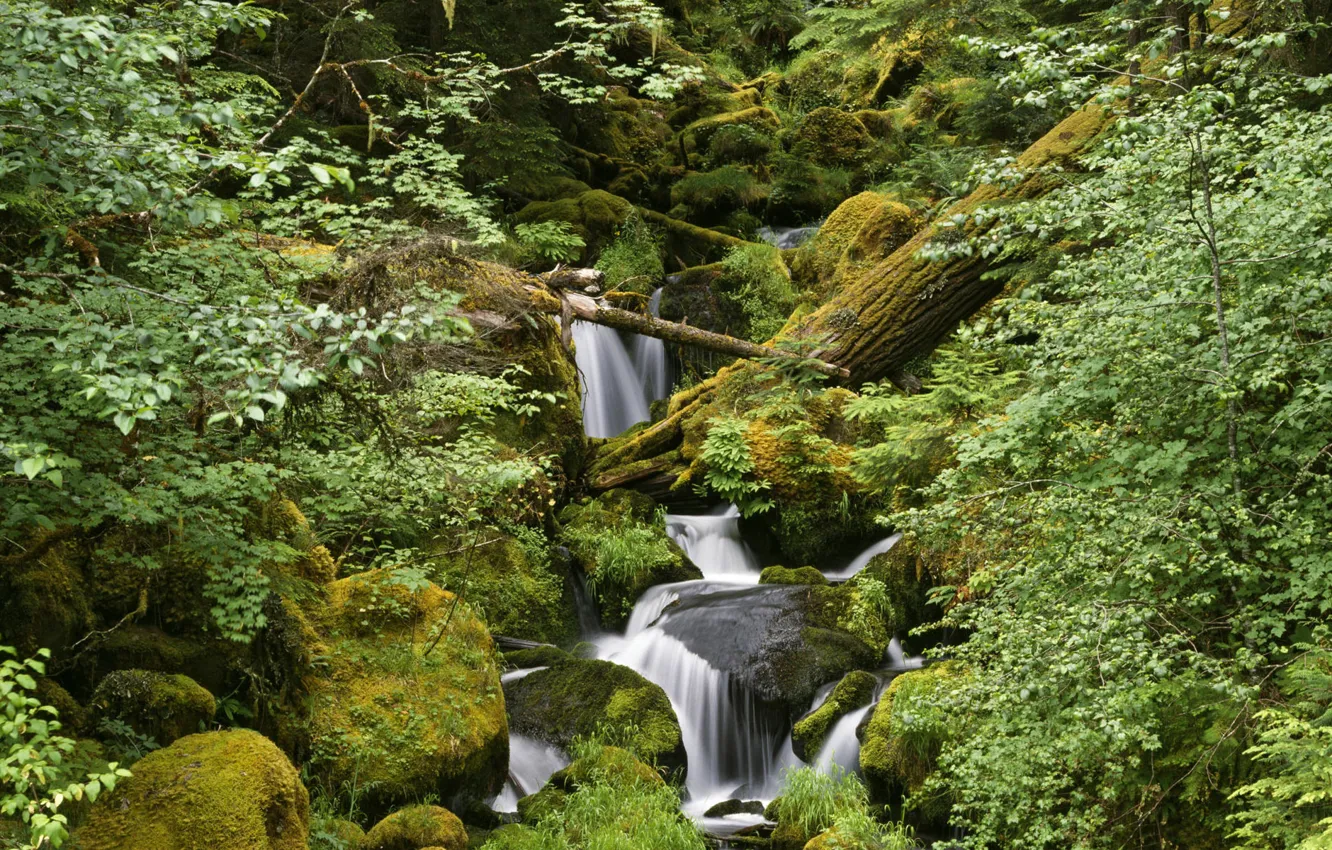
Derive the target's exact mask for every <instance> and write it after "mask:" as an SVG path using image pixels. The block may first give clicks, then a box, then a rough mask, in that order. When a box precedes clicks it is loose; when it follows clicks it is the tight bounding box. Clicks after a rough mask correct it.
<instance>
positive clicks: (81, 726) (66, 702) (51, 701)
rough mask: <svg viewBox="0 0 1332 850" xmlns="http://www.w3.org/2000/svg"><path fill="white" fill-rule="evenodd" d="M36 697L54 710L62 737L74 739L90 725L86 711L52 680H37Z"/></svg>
mask: <svg viewBox="0 0 1332 850" xmlns="http://www.w3.org/2000/svg"><path fill="white" fill-rule="evenodd" d="M36 697H37V698H38V699H39V700H41V701H42V705H49V706H50V707H51V708H54V709H55V710H56V716H57V717H58V718H59V719H60V729H61V734H62V735H66V736H69V737H76V736H78V735H80V734H81V733H83V732H84V731H86V730H87V729H88V728H89V726H90V725H91V723H90V720H91V718H90V717H89V713H88V709H86V708H84V707H83V706H82V705H80V704H79V701H78V700H76V699H74V696H73V695H72V694H70V692H69V691H67V690H65V688H64V687H63V686H62V685H61V684H60V683H59V682H57V681H55V680H54V679H45V678H43V679H38V680H37V691H36Z"/></svg>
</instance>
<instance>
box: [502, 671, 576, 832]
mask: <svg viewBox="0 0 1332 850" xmlns="http://www.w3.org/2000/svg"><path fill="white" fill-rule="evenodd" d="M528 672H530V671H528ZM568 764H569V757H568V756H567V755H565V754H564V751H563V750H561V749H560V748H559V747H555V746H551V745H550V744H546V743H543V742H541V741H537V740H535V739H533V738H529V737H527V736H526V735H519V734H518V733H516V732H510V733H509V779H508V781H507V782H505V783H504V790H503V791H501V792H500V793H499V796H498V797H496V798H495V799H494V801H493V802H491V804H490V807H491V808H492V809H494V810H495V811H497V812H516V811H518V801H519V800H520V799H522V798H523V797H526V796H527V795H528V794H535V793H536V792H537V791H540V790H541V787H542V786H543V785H545V784H546V780H548V779H550V777H551V774H553V773H554V772H555V771H557V770H560V769H561V768H563V767H566V766H568Z"/></svg>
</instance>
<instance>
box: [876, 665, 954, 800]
mask: <svg viewBox="0 0 1332 850" xmlns="http://www.w3.org/2000/svg"><path fill="white" fill-rule="evenodd" d="M962 675H963V668H962V667H961V666H960V665H958V664H956V663H954V662H945V663H942V664H933V665H930V666H929V667H926V668H925V669H923V670H913V671H911V672H909V673H903V674H902V675H900V676H898V677H897V678H896V679H894V680H893V681H892V683H891V684H890V685H889V686H888V688H887V689H886V690H885V691H884V692H883V695H882V696H881V697H879V703H878V705H876V706H875V707H874V713H873V714H872V715H871V716H870V720H869V723H868V724H867V725H866V727H865V735H864V740H863V741H862V742H861V746H860V769H861V772H862V773H863V774H864V776H865V784H866V785H867V786H868V788H869V791H870V796H871V799H873V800H875V801H876V802H889V801H890V800H891V798H892V797H893V796H894V795H898V794H916V793H918V792H919V791H920V789H921V788H922V787H923V786H924V784H925V780H926V779H927V778H928V777H929V775H930V773H931V772H932V771H933V770H934V765H935V760H936V759H937V758H938V756H939V751H940V749H941V748H942V746H943V744H944V742H945V741H946V740H947V739H948V738H949V737H950V736H951V735H952V734H953V732H954V729H953V727H952V725H951V724H950V721H949V719H948V717H947V715H946V714H945V712H944V711H943V709H942V708H941V707H940V706H939V703H940V702H941V701H945V700H946V699H947V696H948V692H949V691H950V690H951V689H952V688H955V687H956V686H957V684H958V680H959V678H960V677H961V676H962ZM916 804H917V808H918V809H919V810H920V811H921V812H922V814H923V815H924V816H926V817H935V816H938V815H941V814H944V813H946V811H947V802H946V801H944V800H916Z"/></svg>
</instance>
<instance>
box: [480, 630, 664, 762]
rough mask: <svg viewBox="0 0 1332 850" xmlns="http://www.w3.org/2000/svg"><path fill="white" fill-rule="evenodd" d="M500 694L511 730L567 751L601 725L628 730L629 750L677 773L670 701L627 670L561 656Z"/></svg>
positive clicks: (509, 685) (595, 661)
mask: <svg viewBox="0 0 1332 850" xmlns="http://www.w3.org/2000/svg"><path fill="white" fill-rule="evenodd" d="M504 696H505V700H506V702H507V703H508V709H509V718H510V725H511V727H512V729H513V730H514V731H515V732H519V733H522V734H524V735H530V736H531V737H534V738H539V739H541V740H544V741H548V742H550V743H552V744H556V745H558V746H560V747H564V748H565V749H568V747H569V746H570V745H571V744H572V743H573V741H574V739H575V738H577V737H585V736H590V735H593V734H596V733H597V732H598V731H601V730H604V729H605V728H606V727H609V728H611V729H630V730H632V736H631V737H630V738H629V739H628V741H627V743H628V745H629V746H630V747H631V748H632V749H633V751H634V752H636V753H638V754H639V755H640V756H641V757H642V758H644V759H647V760H648V761H653V762H656V763H657V764H659V765H661V766H662V767H663V768H666V769H669V770H674V771H679V772H683V769H684V767H685V751H684V741H683V738H682V737H681V734H680V722H679V720H678V719H677V718H676V716H675V710H674V709H673V708H672V707H671V701H670V699H669V698H668V697H667V696H666V692H665V691H663V690H662V689H661V687H660V686H658V685H655V684H653V683H652V682H650V681H648V680H647V679H645V678H643V677H642V676H640V675H639V674H638V673H636V672H634V671H633V670H630V669H629V668H628V667H622V666H620V665H619V664H614V663H612V662H610V661H597V660H593V659H585V658H575V657H573V656H567V657H565V658H563V659H558V660H555V663H553V664H552V665H551V666H549V667H547V668H546V669H544V670H537V671H536V672H534V673H530V674H528V675H526V676H524V677H522V678H521V679H517V680H515V681H511V682H509V683H507V684H506V685H505V686H504Z"/></svg>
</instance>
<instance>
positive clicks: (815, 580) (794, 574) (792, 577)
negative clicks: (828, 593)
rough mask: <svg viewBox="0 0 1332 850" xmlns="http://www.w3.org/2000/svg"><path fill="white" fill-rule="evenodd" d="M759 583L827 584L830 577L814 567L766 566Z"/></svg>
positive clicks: (760, 574)
mask: <svg viewBox="0 0 1332 850" xmlns="http://www.w3.org/2000/svg"><path fill="white" fill-rule="evenodd" d="M758 583H759V584H827V583H828V577H827V576H825V575H824V574H823V573H821V572H819V571H818V570H817V569H815V568H814V567H795V568H794V569H793V568H791V567H764V568H763V572H761V573H759V582H758Z"/></svg>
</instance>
